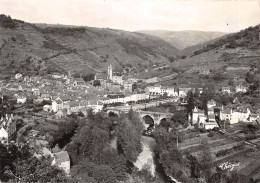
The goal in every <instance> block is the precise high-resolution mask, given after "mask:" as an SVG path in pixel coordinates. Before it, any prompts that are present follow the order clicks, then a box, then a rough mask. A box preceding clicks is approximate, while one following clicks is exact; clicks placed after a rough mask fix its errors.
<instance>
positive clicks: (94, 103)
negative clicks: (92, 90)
mask: <svg viewBox="0 0 260 183" xmlns="http://www.w3.org/2000/svg"><path fill="white" fill-rule="evenodd" d="M103 106H104V105H103V104H102V103H101V102H100V101H98V100H94V99H93V100H89V101H88V105H87V106H86V107H88V108H91V109H93V112H94V113H97V112H100V111H102V109H103Z"/></svg>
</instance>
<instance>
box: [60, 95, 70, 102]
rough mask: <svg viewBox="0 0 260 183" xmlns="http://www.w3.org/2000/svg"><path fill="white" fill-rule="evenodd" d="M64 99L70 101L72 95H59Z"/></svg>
mask: <svg viewBox="0 0 260 183" xmlns="http://www.w3.org/2000/svg"><path fill="white" fill-rule="evenodd" d="M59 98H60V99H61V100H62V101H69V100H70V96H69V95H61V96H60V97H59Z"/></svg>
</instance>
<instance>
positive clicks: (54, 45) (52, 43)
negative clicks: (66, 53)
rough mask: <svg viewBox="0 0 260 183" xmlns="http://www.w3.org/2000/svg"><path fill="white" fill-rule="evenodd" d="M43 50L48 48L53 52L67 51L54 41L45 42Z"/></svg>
mask: <svg viewBox="0 0 260 183" xmlns="http://www.w3.org/2000/svg"><path fill="white" fill-rule="evenodd" d="M43 48H48V49H51V50H63V49H65V48H64V47H63V46H62V45H60V44H58V43H57V42H55V41H53V40H48V41H43Z"/></svg>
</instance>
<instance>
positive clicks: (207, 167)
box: [200, 138, 213, 180]
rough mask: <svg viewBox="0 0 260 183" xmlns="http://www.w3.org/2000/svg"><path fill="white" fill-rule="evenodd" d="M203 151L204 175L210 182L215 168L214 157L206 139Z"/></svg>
mask: <svg viewBox="0 0 260 183" xmlns="http://www.w3.org/2000/svg"><path fill="white" fill-rule="evenodd" d="M201 151H202V155H201V160H200V163H201V167H202V170H203V174H204V176H205V177H206V179H207V180H208V179H209V178H210V177H211V174H212V171H211V169H212V167H213V166H212V156H211V153H210V146H209V144H208V141H207V139H206V138H203V139H202V142H201Z"/></svg>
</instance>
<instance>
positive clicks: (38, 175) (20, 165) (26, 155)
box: [0, 144, 68, 182]
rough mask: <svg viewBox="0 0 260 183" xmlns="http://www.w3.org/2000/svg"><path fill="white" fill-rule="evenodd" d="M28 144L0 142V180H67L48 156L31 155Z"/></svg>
mask: <svg viewBox="0 0 260 183" xmlns="http://www.w3.org/2000/svg"><path fill="white" fill-rule="evenodd" d="M31 150H32V149H30V148H29V146H28V145H22V146H19V147H18V146H16V145H14V144H10V145H7V146H5V145H2V144H0V151H1V155H0V162H1V163H0V180H1V181H10V182H38V181H39V182H68V179H67V178H66V176H65V173H64V172H63V170H61V169H59V168H58V167H56V166H52V165H51V159H50V157H42V158H40V159H38V158H36V157H34V156H33V154H32V152H33V151H31Z"/></svg>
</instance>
